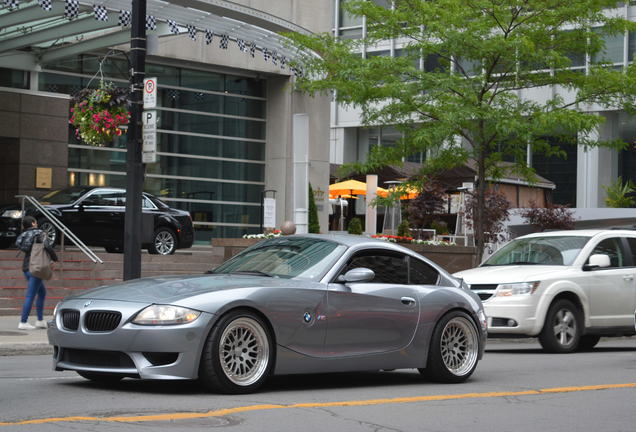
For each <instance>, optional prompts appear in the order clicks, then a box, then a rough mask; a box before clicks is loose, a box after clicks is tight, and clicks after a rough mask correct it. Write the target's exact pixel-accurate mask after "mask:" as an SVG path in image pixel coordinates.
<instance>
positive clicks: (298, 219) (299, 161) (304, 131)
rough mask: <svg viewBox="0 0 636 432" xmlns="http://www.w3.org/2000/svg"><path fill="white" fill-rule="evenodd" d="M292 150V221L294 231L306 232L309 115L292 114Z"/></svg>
mask: <svg viewBox="0 0 636 432" xmlns="http://www.w3.org/2000/svg"><path fill="white" fill-rule="evenodd" d="M292 131H293V132H292V137H293V138H292V139H293V144H292V145H293V150H294V181H293V183H292V188H293V190H294V192H293V194H294V223H295V224H296V232H297V233H298V234H305V233H307V232H308V219H309V218H308V208H309V204H308V201H309V199H308V195H309V187H308V183H309V116H308V115H307V114H294V117H293V120H292Z"/></svg>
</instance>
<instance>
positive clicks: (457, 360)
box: [419, 311, 479, 383]
mask: <svg viewBox="0 0 636 432" xmlns="http://www.w3.org/2000/svg"><path fill="white" fill-rule="evenodd" d="M478 358H479V333H478V331H477V327H476V326H475V323H474V322H473V320H472V319H471V318H470V316H468V314H466V313H465V312H461V311H452V312H449V313H447V314H446V315H444V316H443V317H442V319H441V320H440V321H439V322H438V323H437V325H436V326H435V330H434V331H433V337H432V338H431V343H430V347H429V353H428V362H427V364H426V368H425V369H419V371H420V373H421V374H422V375H424V376H426V377H427V378H429V379H430V380H433V381H438V382H447V383H460V382H464V381H466V380H467V379H468V378H469V377H470V376H471V375H472V374H473V372H474V371H475V368H476V367H477V361H478Z"/></svg>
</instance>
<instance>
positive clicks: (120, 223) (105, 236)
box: [0, 186, 194, 255]
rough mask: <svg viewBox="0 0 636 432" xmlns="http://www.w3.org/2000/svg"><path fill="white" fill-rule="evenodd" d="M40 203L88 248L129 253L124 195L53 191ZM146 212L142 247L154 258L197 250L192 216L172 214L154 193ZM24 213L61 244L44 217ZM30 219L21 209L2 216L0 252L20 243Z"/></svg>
mask: <svg viewBox="0 0 636 432" xmlns="http://www.w3.org/2000/svg"><path fill="white" fill-rule="evenodd" d="M39 201H40V203H41V204H42V205H44V206H45V207H46V208H47V210H49V211H50V212H51V213H52V214H53V215H54V216H55V217H57V218H58V219H59V220H60V221H61V222H62V223H63V224H64V225H66V226H67V227H68V228H69V229H70V230H71V231H72V232H73V233H74V234H75V235H76V236H78V237H79V238H80V240H82V241H83V242H84V243H86V244H87V245H89V246H103V247H104V248H105V249H106V251H107V252H123V247H124V214H125V205H126V191H125V190H124V189H117V188H110V187H94V186H76V187H71V188H68V189H60V190H54V191H51V192H49V193H48V194H46V195H44V196H43V197H42V198H40V200H39ZM142 207H143V212H142V231H143V232H142V247H144V248H147V249H148V252H149V253H151V254H161V255H169V254H172V253H174V251H175V250H176V249H180V248H189V247H191V246H192V242H193V240H194V230H193V228H192V218H191V217H190V214H189V213H188V212H186V211H184V210H179V209H174V208H171V207H169V206H168V205H166V204H165V203H164V202H163V201H161V200H160V199H158V198H156V197H154V196H152V195H150V194H148V193H144V196H143V201H142ZM24 213H25V214H26V215H32V216H34V217H35V218H36V219H37V220H38V225H39V226H40V228H42V229H43V230H44V231H46V232H47V234H48V236H49V238H50V239H51V240H53V241H54V242H58V240H59V236H60V233H59V232H58V230H57V229H56V228H55V227H54V226H53V224H52V223H51V222H50V221H48V220H47V219H46V218H45V217H44V216H43V215H42V214H41V213H40V212H39V211H37V210H36V209H34V208H32V207H29V208H27V209H26V210H25V211H24ZM25 214H23V212H22V210H21V209H20V207H19V206H17V205H13V206H9V207H4V208H3V209H1V210H0V247H4V248H6V247H9V246H11V245H12V244H13V243H14V242H15V239H16V237H17V236H18V235H19V234H20V231H21V220H22V217H23V216H24V215H25Z"/></svg>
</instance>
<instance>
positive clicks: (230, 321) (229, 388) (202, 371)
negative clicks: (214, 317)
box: [199, 310, 274, 394]
mask: <svg viewBox="0 0 636 432" xmlns="http://www.w3.org/2000/svg"><path fill="white" fill-rule="evenodd" d="M273 349H274V347H273V344H272V339H271V336H270V334H269V331H268V330H267V326H266V325H265V323H264V322H263V321H262V320H261V318H260V317H259V316H258V315H256V314H254V313H252V312H249V311H242V310H236V311H232V312H230V313H228V314H227V315H225V316H224V317H222V318H221V319H220V321H219V322H218V323H217V324H216V325H215V326H214V328H213V329H212V331H211V332H210V335H209V336H208V339H207V341H206V344H205V347H204V348H203V354H202V357H201V364H200V367H199V380H200V381H201V382H202V383H203V385H204V386H206V387H207V388H208V389H211V390H216V391H221V392H223V393H230V394H243V393H251V392H253V391H255V390H256V389H258V388H259V387H260V386H261V385H263V383H264V382H265V380H266V379H267V377H268V375H269V373H270V371H271V369H272V366H273V362H274V361H273V359H274V354H273Z"/></svg>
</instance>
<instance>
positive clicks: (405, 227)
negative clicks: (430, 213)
mask: <svg viewBox="0 0 636 432" xmlns="http://www.w3.org/2000/svg"><path fill="white" fill-rule="evenodd" d="M397 235H398V236H399V237H409V236H410V235H411V230H410V228H409V221H408V220H406V219H404V220H403V221H402V222H400V224H399V225H398V226H397Z"/></svg>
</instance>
